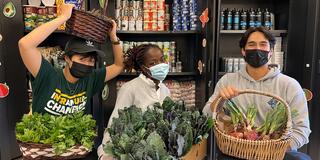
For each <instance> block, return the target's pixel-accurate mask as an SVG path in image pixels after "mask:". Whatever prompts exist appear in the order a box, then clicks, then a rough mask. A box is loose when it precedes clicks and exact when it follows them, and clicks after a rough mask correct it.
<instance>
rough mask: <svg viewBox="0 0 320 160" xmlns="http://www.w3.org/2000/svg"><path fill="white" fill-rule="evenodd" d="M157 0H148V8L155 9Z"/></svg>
mask: <svg viewBox="0 0 320 160" xmlns="http://www.w3.org/2000/svg"><path fill="white" fill-rule="evenodd" d="M157 5H158V1H157V0H151V2H150V9H151V10H157Z"/></svg>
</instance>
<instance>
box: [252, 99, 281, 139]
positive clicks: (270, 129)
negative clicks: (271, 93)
mask: <svg viewBox="0 0 320 160" xmlns="http://www.w3.org/2000/svg"><path fill="white" fill-rule="evenodd" d="M286 122H287V113H286V108H285V106H284V104H282V103H280V102H278V104H277V106H276V107H275V108H274V109H273V110H271V111H270V112H268V113H267V116H266V120H265V122H264V123H263V124H262V125H261V126H260V127H259V128H258V129H257V131H259V132H261V134H262V135H271V134H273V133H274V132H275V131H278V130H279V129H281V128H283V127H285V125H286Z"/></svg>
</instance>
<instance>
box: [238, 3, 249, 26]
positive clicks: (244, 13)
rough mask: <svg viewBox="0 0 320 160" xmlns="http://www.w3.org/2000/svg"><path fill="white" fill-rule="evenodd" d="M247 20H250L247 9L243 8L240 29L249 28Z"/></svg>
mask: <svg viewBox="0 0 320 160" xmlns="http://www.w3.org/2000/svg"><path fill="white" fill-rule="evenodd" d="M247 22H248V16H247V11H246V10H245V9H243V8H242V10H241V15H240V29H241V30H246V29H247Z"/></svg>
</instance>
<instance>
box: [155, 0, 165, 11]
mask: <svg viewBox="0 0 320 160" xmlns="http://www.w3.org/2000/svg"><path fill="white" fill-rule="evenodd" d="M165 7H166V6H165V0H158V2H157V9H161V10H165Z"/></svg>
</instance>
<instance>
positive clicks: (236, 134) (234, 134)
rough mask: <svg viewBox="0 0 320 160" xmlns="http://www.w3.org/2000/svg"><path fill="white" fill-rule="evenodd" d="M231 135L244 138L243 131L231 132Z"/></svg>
mask: <svg viewBox="0 0 320 160" xmlns="http://www.w3.org/2000/svg"><path fill="white" fill-rule="evenodd" d="M229 135H230V136H232V137H235V138H239V139H242V138H243V133H241V132H231V133H229Z"/></svg>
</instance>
